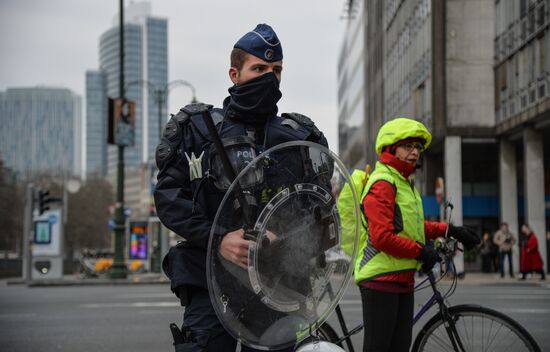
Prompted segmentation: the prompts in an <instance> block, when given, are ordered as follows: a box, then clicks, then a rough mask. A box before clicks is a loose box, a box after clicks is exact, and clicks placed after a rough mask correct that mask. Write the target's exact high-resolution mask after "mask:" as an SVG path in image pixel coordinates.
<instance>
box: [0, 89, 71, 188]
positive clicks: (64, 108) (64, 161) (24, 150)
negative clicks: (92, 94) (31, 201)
mask: <svg viewBox="0 0 550 352" xmlns="http://www.w3.org/2000/svg"><path fill="white" fill-rule="evenodd" d="M81 107H82V104H81V98H80V96H78V95H76V94H74V93H73V92H71V91H70V90H68V89H65V88H52V87H32V88H8V89H7V90H6V91H5V92H0V121H1V123H0V158H2V159H3V160H4V165H5V166H7V167H9V168H11V169H12V170H13V171H15V172H16V173H17V175H18V179H19V180H25V179H27V180H29V179H33V178H34V177H36V176H39V175H41V174H48V175H51V176H54V177H65V178H67V177H70V176H80V175H81V173H82V156H81V153H82V149H81V145H82V143H81V141H82V131H81V129H82V123H81V117H82V116H81Z"/></svg>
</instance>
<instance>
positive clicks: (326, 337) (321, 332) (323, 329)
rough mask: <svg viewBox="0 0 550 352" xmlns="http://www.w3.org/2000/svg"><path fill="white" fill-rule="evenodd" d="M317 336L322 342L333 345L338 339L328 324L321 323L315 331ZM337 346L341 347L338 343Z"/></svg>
mask: <svg viewBox="0 0 550 352" xmlns="http://www.w3.org/2000/svg"><path fill="white" fill-rule="evenodd" d="M317 334H318V336H319V338H320V339H321V340H322V341H327V342H332V343H334V342H336V341H338V340H339V339H340V338H339V337H338V334H337V333H336V331H334V329H333V328H332V326H330V325H329V324H328V323H323V325H321V326H320V327H319V329H317ZM338 346H340V347H342V344H341V343H339V344H338Z"/></svg>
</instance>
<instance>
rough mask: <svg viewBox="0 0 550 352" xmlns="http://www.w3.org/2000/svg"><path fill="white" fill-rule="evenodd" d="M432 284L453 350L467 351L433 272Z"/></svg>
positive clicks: (430, 277)
mask: <svg viewBox="0 0 550 352" xmlns="http://www.w3.org/2000/svg"><path fill="white" fill-rule="evenodd" d="M429 279H430V284H431V285H432V288H433V290H434V298H435V300H436V301H437V304H438V305H439V313H440V314H441V320H443V326H444V327H445V330H446V331H447V335H448V336H449V340H450V341H451V344H452V345H453V350H455V351H456V352H465V351H466V349H465V348H464V345H463V344H462V341H460V336H459V335H458V331H457V330H456V325H455V323H456V322H455V321H454V319H453V317H452V316H451V315H450V314H449V310H448V308H447V305H445V301H444V299H443V297H442V296H441V294H440V293H439V291H438V290H437V288H436V286H435V278H434V276H433V274H431V273H430V274H429Z"/></svg>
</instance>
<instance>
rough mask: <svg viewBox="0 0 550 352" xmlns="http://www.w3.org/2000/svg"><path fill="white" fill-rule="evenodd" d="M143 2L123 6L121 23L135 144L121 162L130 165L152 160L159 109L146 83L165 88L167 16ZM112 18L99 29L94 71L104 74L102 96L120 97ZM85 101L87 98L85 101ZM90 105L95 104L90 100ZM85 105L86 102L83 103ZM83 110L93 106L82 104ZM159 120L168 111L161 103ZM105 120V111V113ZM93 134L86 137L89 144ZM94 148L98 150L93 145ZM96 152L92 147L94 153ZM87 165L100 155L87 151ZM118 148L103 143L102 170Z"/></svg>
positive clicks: (112, 165)
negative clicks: (104, 28)
mask: <svg viewBox="0 0 550 352" xmlns="http://www.w3.org/2000/svg"><path fill="white" fill-rule="evenodd" d="M150 12H151V8H150V4H148V3H132V4H130V5H129V6H128V7H127V8H126V9H125V24H124V82H125V96H126V98H127V99H129V100H132V101H134V102H135V103H136V124H135V140H134V141H135V143H134V146H132V147H126V148H125V159H124V162H125V166H126V167H127V168H135V167H138V166H140V165H142V164H148V163H150V162H151V161H152V160H154V153H155V148H156V146H157V144H158V142H159V108H158V105H157V101H156V98H155V97H154V94H153V91H151V90H150V89H149V87H152V86H154V87H156V88H159V89H160V88H164V87H165V86H166V84H167V82H168V23H167V20H166V19H162V18H156V17H153V16H151V14H150ZM117 21H118V17H115V18H114V21H113V22H114V25H113V27H112V28H110V29H109V30H107V31H106V32H104V33H103V34H102V35H101V37H100V40H99V72H100V73H101V74H103V75H104V79H105V82H104V87H105V97H111V98H115V97H118V96H120V95H121V92H120V87H119V82H120V81H119V70H120V61H119V60H120V54H119V36H120V31H119V26H118V22H117ZM87 101H88V100H87ZM89 103H90V104H97V102H95V101H94V99H89ZM87 104H88V103H87ZM87 110H90V111H97V110H94V108H93V107H87ZM160 114H161V120H162V121H161V124H163V123H164V121H165V120H166V117H167V116H168V113H167V105H166V103H165V104H164V105H163V106H162V107H161V109H160ZM104 118H105V119H106V118H107V117H106V115H105V117H104ZM94 138H95V137H94V136H91V135H90V136H88V145H91V144H93V143H94V142H93V140H94ZM96 150H97V151H98V152H100V151H99V148H97V149H96ZM94 152H95V151H94ZM87 155H88V157H89V158H90V159H89V161H88V162H87V166H88V167H91V169H90V171H91V170H93V167H94V166H93V165H92V164H90V163H91V162H95V160H99V159H101V157H94V156H92V155H90V154H89V153H87ZM117 158H118V153H117V147H116V146H112V145H109V146H107V147H106V160H107V173H113V172H115V171H116V167H117V160H118V159H117Z"/></svg>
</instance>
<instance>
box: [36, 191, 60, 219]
mask: <svg viewBox="0 0 550 352" xmlns="http://www.w3.org/2000/svg"><path fill="white" fill-rule="evenodd" d="M49 195H50V191H48V190H42V189H41V190H39V191H38V215H42V214H44V212H45V211H48V210H50V207H49V206H48V204H49V203H52V202H61V198H53V197H48V196H49Z"/></svg>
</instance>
